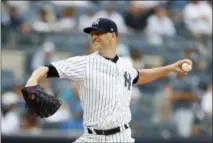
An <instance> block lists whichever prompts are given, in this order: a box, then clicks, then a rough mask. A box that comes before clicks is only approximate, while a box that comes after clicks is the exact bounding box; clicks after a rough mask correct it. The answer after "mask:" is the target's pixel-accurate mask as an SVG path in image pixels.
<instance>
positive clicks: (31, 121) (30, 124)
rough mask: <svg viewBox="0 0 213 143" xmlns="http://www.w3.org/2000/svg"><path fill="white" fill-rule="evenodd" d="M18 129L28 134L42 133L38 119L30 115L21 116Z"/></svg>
mask: <svg viewBox="0 0 213 143" xmlns="http://www.w3.org/2000/svg"><path fill="white" fill-rule="evenodd" d="M20 120H21V122H20V129H21V131H26V132H28V133H33V134H37V133H40V132H41V131H42V129H41V128H40V125H39V119H38V118H37V117H36V116H33V115H30V114H29V113H27V112H25V113H24V114H23V115H22V116H21V119H20Z"/></svg>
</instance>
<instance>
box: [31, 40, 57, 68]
mask: <svg viewBox="0 0 213 143" xmlns="http://www.w3.org/2000/svg"><path fill="white" fill-rule="evenodd" d="M56 59H57V57H56V55H55V45H54V44H53V43H52V42H45V43H44V44H43V45H42V48H41V49H39V50H38V51H37V52H36V53H35V55H34V56H33V60H32V69H36V68H37V67H39V66H41V65H45V64H48V63H50V62H52V61H55V60H56Z"/></svg>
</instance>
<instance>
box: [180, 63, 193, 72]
mask: <svg viewBox="0 0 213 143" xmlns="http://www.w3.org/2000/svg"><path fill="white" fill-rule="evenodd" d="M181 68H182V69H183V70H184V71H185V72H189V71H191V70H192V66H191V65H190V64H188V63H183V64H182V67H181Z"/></svg>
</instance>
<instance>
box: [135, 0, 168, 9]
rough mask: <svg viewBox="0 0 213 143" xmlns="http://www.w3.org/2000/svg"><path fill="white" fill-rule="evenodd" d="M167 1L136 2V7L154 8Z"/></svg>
mask: <svg viewBox="0 0 213 143" xmlns="http://www.w3.org/2000/svg"><path fill="white" fill-rule="evenodd" d="M166 2H167V1H137V3H138V5H141V6H143V8H144V9H150V8H154V7H156V6H160V5H162V4H165V3H166Z"/></svg>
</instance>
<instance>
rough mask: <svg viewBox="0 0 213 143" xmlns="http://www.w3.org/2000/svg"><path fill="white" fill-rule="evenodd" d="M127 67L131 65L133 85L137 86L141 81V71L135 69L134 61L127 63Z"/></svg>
mask: <svg viewBox="0 0 213 143" xmlns="http://www.w3.org/2000/svg"><path fill="white" fill-rule="evenodd" d="M125 63H126V64H127V65H129V69H130V74H131V77H133V80H132V83H133V84H135V83H137V82H138V79H139V70H138V69H136V68H135V67H133V64H132V61H129V60H128V61H125Z"/></svg>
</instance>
